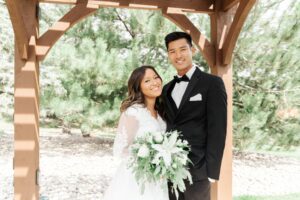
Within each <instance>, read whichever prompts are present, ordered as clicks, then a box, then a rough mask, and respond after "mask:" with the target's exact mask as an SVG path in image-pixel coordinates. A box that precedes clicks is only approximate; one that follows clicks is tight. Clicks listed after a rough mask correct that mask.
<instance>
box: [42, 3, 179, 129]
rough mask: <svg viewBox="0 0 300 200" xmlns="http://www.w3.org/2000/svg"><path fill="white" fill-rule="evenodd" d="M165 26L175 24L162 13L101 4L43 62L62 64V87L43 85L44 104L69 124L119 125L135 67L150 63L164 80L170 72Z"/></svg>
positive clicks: (58, 72) (90, 125)
mask: <svg viewBox="0 0 300 200" xmlns="http://www.w3.org/2000/svg"><path fill="white" fill-rule="evenodd" d="M45 9H46V8H45ZM61 12H64V11H63V10H62V11H61ZM45 15H46V13H45ZM42 17H43V18H47V19H48V18H49V17H44V15H42ZM50 21H51V20H49V23H50ZM144 24H147V26H145V25H144ZM158 27H161V29H158ZM162 30H164V31H167V30H169V31H171V30H175V25H173V24H171V23H166V21H165V19H163V18H162V17H161V14H160V13H158V12H141V11H126V10H118V9H100V10H99V11H98V12H97V13H96V14H95V15H93V16H91V17H89V18H87V19H85V20H84V21H83V22H81V23H79V24H77V25H76V26H75V27H73V28H72V29H71V30H69V31H68V32H67V33H66V35H65V36H64V37H63V38H62V39H61V40H60V41H59V42H58V43H57V44H56V45H55V47H54V48H53V49H52V51H51V53H50V55H49V56H48V58H47V60H45V62H44V65H45V66H44V67H45V68H47V67H48V66H57V67H56V68H55V71H56V72H57V74H58V77H57V79H58V80H59V83H60V86H58V87H57V86H55V87H52V86H50V85H48V86H47V87H45V88H44V89H43V94H42V105H43V108H44V109H46V110H48V113H51V115H50V116H51V117H53V118H54V119H56V120H57V119H59V120H61V123H62V124H63V125H66V126H75V127H83V128H82V129H84V130H86V129H87V128H86V127H90V128H99V127H101V126H107V125H108V126H113V125H115V123H116V120H117V119H118V116H119V114H120V113H119V106H120V103H121V101H122V99H124V97H125V95H126V92H127V88H126V85H127V79H128V76H129V75H130V73H131V71H132V70H133V69H134V68H136V67H138V66H140V65H142V64H150V65H153V66H155V67H156V68H157V69H158V71H159V72H160V73H161V75H162V76H163V77H164V79H165V80H167V79H169V77H170V74H171V73H170V72H168V71H169V70H168V63H167V60H166V53H165V47H164V43H163V37H164V35H165V32H163V31H162ZM52 73H53V72H52ZM45 76H47V75H46V74H45ZM42 81H43V80H42ZM58 88H60V89H58ZM56 90H58V91H56ZM46 113H47V112H46ZM46 116H47V114H46ZM48 117H49V115H48Z"/></svg>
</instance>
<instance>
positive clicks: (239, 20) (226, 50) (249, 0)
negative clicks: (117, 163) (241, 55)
mask: <svg viewBox="0 0 300 200" xmlns="http://www.w3.org/2000/svg"><path fill="white" fill-rule="evenodd" d="M255 2H256V0H242V1H241V2H240V4H239V7H238V9H237V11H236V14H235V16H234V19H233V22H232V24H231V26H230V29H229V32H228V34H227V36H226V38H225V41H224V45H223V47H222V55H223V56H222V62H223V64H225V65H226V64H229V63H230V62H231V58H232V54H233V49H234V47H235V45H236V41H237V39H238V36H239V34H240V32H241V29H242V27H243V25H244V22H245V20H246V18H247V16H248V14H249V12H250V10H251V8H252V7H253V5H254V4H255Z"/></svg>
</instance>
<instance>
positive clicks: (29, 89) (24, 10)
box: [14, 0, 39, 200]
mask: <svg viewBox="0 0 300 200" xmlns="http://www.w3.org/2000/svg"><path fill="white" fill-rule="evenodd" d="M16 2H17V3H18V4H19V5H20V8H21V9H20V10H19V12H18V13H17V14H18V15H22V17H23V19H26V21H25V28H26V31H27V33H28V36H29V38H28V41H29V48H28V59H27V60H22V58H21V55H20V53H19V51H18V48H17V47H18V45H17V42H18V41H16V40H15V42H16V45H15V86H14V87H15V92H14V101H15V113H14V131H15V135H14V139H15V143H14V189H15V191H14V199H15V200H37V199H39V186H38V173H39V63H38V61H37V59H36V53H35V45H36V39H37V36H38V19H37V16H36V13H37V12H36V9H37V5H38V4H37V1H35V0H26V1H23V0H18V1H16Z"/></svg>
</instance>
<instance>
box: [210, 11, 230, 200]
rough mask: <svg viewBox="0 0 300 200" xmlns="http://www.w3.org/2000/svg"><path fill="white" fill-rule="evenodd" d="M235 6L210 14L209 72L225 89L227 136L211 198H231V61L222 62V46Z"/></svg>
mask: <svg viewBox="0 0 300 200" xmlns="http://www.w3.org/2000/svg"><path fill="white" fill-rule="evenodd" d="M234 10H235V8H233V9H231V10H229V11H226V12H221V11H216V12H215V13H214V14H212V15H210V19H211V43H212V44H213V45H215V47H216V62H215V65H214V66H213V67H211V73H212V74H214V75H217V76H220V77H221V78H222V79H223V81H224V83H225V87H226V91H227V104H228V105H227V112H228V113H227V136H226V144H225V150H224V155H223V160H222V166H221V174H220V180H219V181H218V182H216V183H213V184H212V190H211V197H212V198H211V199H212V200H231V199H232V63H231V62H230V63H229V64H226V65H224V64H223V62H222V47H223V43H224V40H225V36H226V35H227V32H228V29H229V28H230V25H231V22H232V18H233V13H235V12H234Z"/></svg>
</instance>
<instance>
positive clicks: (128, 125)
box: [113, 108, 139, 158]
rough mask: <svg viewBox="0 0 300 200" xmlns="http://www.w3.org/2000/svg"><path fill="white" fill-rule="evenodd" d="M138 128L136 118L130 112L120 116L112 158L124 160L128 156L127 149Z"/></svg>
mask: <svg viewBox="0 0 300 200" xmlns="http://www.w3.org/2000/svg"><path fill="white" fill-rule="evenodd" d="M129 109H130V108H129ZM138 127H139V122H138V120H137V117H136V116H135V115H134V113H133V112H131V110H127V111H125V112H123V113H122V114H121V117H120V120H119V124H118V128H117V133H116V137H115V141H114V146H113V154H114V156H116V157H120V158H125V157H127V156H128V155H129V147H130V145H131V144H132V143H133V140H134V138H135V135H136V133H137V130H138Z"/></svg>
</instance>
